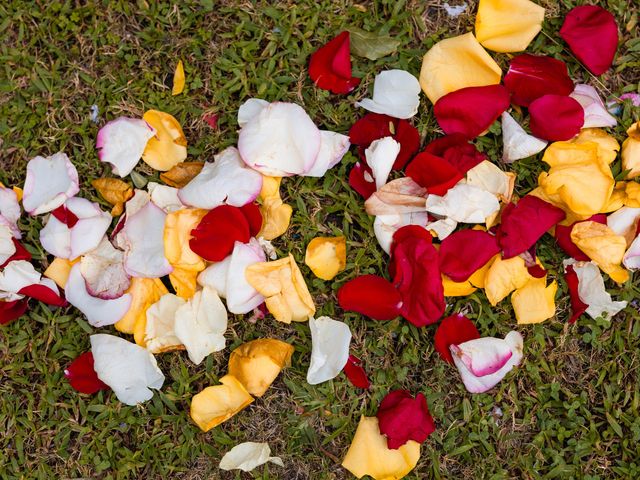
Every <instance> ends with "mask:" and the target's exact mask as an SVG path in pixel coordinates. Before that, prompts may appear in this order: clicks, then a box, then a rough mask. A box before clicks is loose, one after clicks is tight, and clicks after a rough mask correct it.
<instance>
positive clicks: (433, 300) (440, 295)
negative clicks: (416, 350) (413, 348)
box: [389, 225, 445, 327]
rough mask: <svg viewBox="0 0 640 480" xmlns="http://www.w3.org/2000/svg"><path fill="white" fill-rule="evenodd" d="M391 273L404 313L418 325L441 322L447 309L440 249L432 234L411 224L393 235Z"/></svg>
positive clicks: (410, 320) (406, 317) (407, 318)
mask: <svg viewBox="0 0 640 480" xmlns="http://www.w3.org/2000/svg"><path fill="white" fill-rule="evenodd" d="M389 272H390V273H391V276H392V277H393V284H394V285H395V287H396V288H397V289H398V291H399V292H400V295H401V297H402V308H401V309H400V314H401V315H402V316H403V317H404V318H405V319H406V320H407V321H409V322H411V323H412V324H414V325H415V326H416V327H424V326H425V325H430V324H432V323H435V322H437V321H438V320H439V319H440V317H441V316H442V314H443V313H444V309H445V301H444V288H443V286H442V277H441V275H440V268H439V266H438V251H437V250H436V249H435V247H434V246H433V245H432V244H431V234H430V233H429V232H428V231H427V230H426V229H424V228H422V227H419V226H416V225H408V226H405V227H402V228H400V229H399V230H398V231H396V233H395V234H394V235H393V242H392V244H391V261H390V262H389Z"/></svg>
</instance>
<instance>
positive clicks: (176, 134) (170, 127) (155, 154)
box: [142, 110, 187, 172]
mask: <svg viewBox="0 0 640 480" xmlns="http://www.w3.org/2000/svg"><path fill="white" fill-rule="evenodd" d="M142 119H143V120H144V121H145V122H147V123H148V124H149V125H150V126H151V127H152V128H153V129H154V130H155V134H154V135H153V137H152V138H150V139H149V141H148V142H147V145H146V147H145V149H144V152H143V153H142V160H144V162H145V163H146V164H147V165H149V166H150V167H151V168H153V169H154V170H160V171H161V172H166V171H167V170H170V169H171V168H173V167H175V166H176V165H177V164H178V163H180V162H183V161H184V159H185V158H187V139H186V137H185V136H184V132H183V131H182V127H181V126H180V123H178V120H176V119H175V118H174V117H173V116H172V115H169V114H168V113H165V112H160V111H158V110H149V111H147V112H145V114H144V115H143V116H142Z"/></svg>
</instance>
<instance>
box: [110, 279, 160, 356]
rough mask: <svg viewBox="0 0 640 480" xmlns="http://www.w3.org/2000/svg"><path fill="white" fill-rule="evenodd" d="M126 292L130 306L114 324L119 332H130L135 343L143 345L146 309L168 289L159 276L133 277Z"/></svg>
mask: <svg viewBox="0 0 640 480" xmlns="http://www.w3.org/2000/svg"><path fill="white" fill-rule="evenodd" d="M126 293H127V294H129V295H131V306H130V307H129V310H127V313H126V314H125V315H124V316H123V317H122V318H121V319H120V320H118V321H117V322H116V323H115V325H114V326H115V327H116V330H118V331H119V332H122V333H132V334H133V335H134V338H135V340H136V343H137V344H138V345H142V346H144V344H145V342H144V336H145V333H146V323H147V309H148V308H149V307H150V306H151V305H153V304H154V303H156V302H157V301H158V300H160V298H161V297H162V296H163V295H166V294H167V293H169V291H168V290H167V287H165V286H164V284H163V283H162V280H160V279H159V278H139V277H133V278H132V279H131V285H130V286H129V289H128V290H127V292H126Z"/></svg>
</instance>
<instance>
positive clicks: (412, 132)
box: [393, 120, 420, 170]
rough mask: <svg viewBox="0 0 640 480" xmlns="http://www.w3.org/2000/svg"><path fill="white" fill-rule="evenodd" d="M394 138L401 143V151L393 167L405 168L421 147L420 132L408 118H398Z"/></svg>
mask: <svg viewBox="0 0 640 480" xmlns="http://www.w3.org/2000/svg"><path fill="white" fill-rule="evenodd" d="M393 138H394V139H395V140H396V141H397V142H398V143H399V144H400V153H398V156H397V157H396V161H395V162H394V163H393V168H394V169H395V170H399V169H401V168H404V166H405V165H406V164H407V162H408V161H409V160H411V158H412V157H413V156H414V155H415V154H416V152H417V151H418V149H419V148H420V132H418V129H417V128H416V127H414V126H413V125H411V124H410V123H409V122H407V121H406V120H398V125H397V126H396V133H395V135H393Z"/></svg>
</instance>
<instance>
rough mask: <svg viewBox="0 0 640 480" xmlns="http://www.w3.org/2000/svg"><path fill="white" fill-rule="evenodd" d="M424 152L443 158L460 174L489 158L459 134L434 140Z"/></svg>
mask: <svg viewBox="0 0 640 480" xmlns="http://www.w3.org/2000/svg"><path fill="white" fill-rule="evenodd" d="M424 151H425V152H426V153H430V154H432V155H435V156H437V157H442V158H444V159H445V160H446V161H447V162H449V163H450V164H451V165H453V166H454V167H456V168H457V169H458V170H459V171H460V173H462V174H465V173H467V172H468V171H469V170H471V169H472V168H473V167H475V166H477V165H479V164H480V163H482V162H483V161H485V160H487V159H488V158H489V157H487V155H486V154H484V153H481V152H479V151H478V149H477V148H476V147H475V145H473V144H471V143H469V142H468V140H467V139H466V138H465V136H464V135H462V134H460V133H454V134H453V135H445V136H444V137H439V138H436V139H435V140H433V141H432V142H431V143H429V144H428V145H427V146H426V147H425V149H424Z"/></svg>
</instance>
